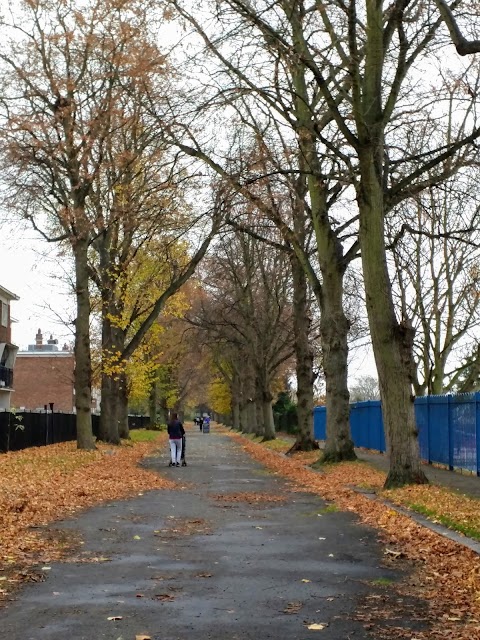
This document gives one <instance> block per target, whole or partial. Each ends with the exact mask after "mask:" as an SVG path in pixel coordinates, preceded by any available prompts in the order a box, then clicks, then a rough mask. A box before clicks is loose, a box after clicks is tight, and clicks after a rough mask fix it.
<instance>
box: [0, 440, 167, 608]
mask: <svg viewBox="0 0 480 640" xmlns="http://www.w3.org/2000/svg"><path fill="white" fill-rule="evenodd" d="M163 440H165V442H166V436H165V435H164V434H161V435H160V437H159V438H158V439H157V440H155V441H153V442H148V443H146V442H142V443H135V444H134V445H133V446H131V445H130V444H128V445H127V446H120V447H118V448H116V449H115V450H113V453H112V447H111V446H107V445H103V444H100V445H98V447H97V449H96V450H95V451H81V450H78V449H77V448H76V443H75V442H68V443H61V444H55V445H49V446H45V447H31V448H29V449H24V450H22V451H15V452H9V453H5V454H2V455H1V456H0V513H1V514H2V518H1V520H0V549H1V550H0V576H1V577H2V578H4V579H3V580H2V582H1V585H2V589H1V590H0V600H1V599H5V598H7V597H8V596H9V595H10V594H11V592H12V591H13V590H15V588H17V587H18V586H19V585H20V584H21V583H22V582H27V581H37V580H38V579H39V577H38V576H39V571H38V569H36V568H35V567H36V566H37V567H38V566H40V567H42V566H48V565H49V563H51V562H52V561H55V560H59V559H62V558H64V557H65V556H66V554H67V553H71V551H72V549H73V548H77V547H78V546H79V544H80V543H79V540H78V539H77V538H76V536H75V534H73V533H72V534H71V535H70V534H68V535H66V534H65V532H58V533H57V532H55V531H54V530H52V528H51V526H50V524H51V523H52V522H54V521H55V520H60V519H64V518H66V517H69V516H72V515H74V514H75V513H77V512H79V511H80V510H82V509H85V508H86V507H90V506H93V505H98V504H101V503H103V502H106V501H111V500H116V499H119V498H128V497H132V496H135V495H138V494H139V493H142V494H143V492H144V491H147V490H152V489H173V488H178V486H177V485H176V484H175V483H174V482H172V481H170V480H167V479H165V478H161V477H160V476H159V475H158V474H156V473H154V472H152V471H148V470H147V469H143V468H141V467H140V466H138V463H139V462H140V461H141V459H142V458H143V457H144V456H146V455H149V454H150V455H151V454H152V452H153V451H154V450H155V449H158V448H159V446H161V445H162V444H164V443H163V442H162V441H163ZM107 455H108V460H107V458H106V456H107ZM76 561H82V562H105V561H108V558H88V557H80V558H76Z"/></svg>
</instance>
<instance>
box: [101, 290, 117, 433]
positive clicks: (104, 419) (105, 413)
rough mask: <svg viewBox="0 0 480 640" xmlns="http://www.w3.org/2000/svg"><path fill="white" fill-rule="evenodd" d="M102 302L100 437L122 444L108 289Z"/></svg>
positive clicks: (110, 302)
mask: <svg viewBox="0 0 480 640" xmlns="http://www.w3.org/2000/svg"><path fill="white" fill-rule="evenodd" d="M105 293H106V298H107V299H104V300H103V304H102V316H103V317H102V403H101V412H100V432H99V438H100V440H102V441H103V442H108V443H110V444H120V435H119V433H118V381H116V378H118V371H116V367H117V361H116V356H115V355H114V354H116V353H117V352H118V344H117V340H116V330H115V328H114V327H113V326H112V322H111V319H110V318H111V317H115V309H114V307H113V305H112V301H111V300H110V299H109V293H108V291H106V292H105Z"/></svg>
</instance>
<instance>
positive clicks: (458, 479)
mask: <svg viewBox="0 0 480 640" xmlns="http://www.w3.org/2000/svg"><path fill="white" fill-rule="evenodd" d="M355 453H356V454H357V456H358V458H359V460H363V461H365V462H368V463H369V464H371V465H372V466H374V467H376V468H377V469H380V470H381V471H385V472H388V467H389V459H388V455H387V454H385V453H378V452H375V451H369V450H367V449H355ZM424 471H425V475H426V476H427V478H428V479H429V481H430V482H432V483H433V484H438V485H440V486H443V487H446V488H447V489H452V490H453V491H457V492H459V493H462V494H464V495H468V496H471V497H473V498H477V499H480V478H479V477H478V476H476V475H473V474H469V473H460V472H459V471H449V470H448V469H442V468H440V467H435V466H433V465H431V464H425V465H424Z"/></svg>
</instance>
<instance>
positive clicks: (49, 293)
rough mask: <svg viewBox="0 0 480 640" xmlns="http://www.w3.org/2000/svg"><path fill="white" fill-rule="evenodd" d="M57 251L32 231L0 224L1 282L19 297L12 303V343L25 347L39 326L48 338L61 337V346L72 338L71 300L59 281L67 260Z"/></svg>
mask: <svg viewBox="0 0 480 640" xmlns="http://www.w3.org/2000/svg"><path fill="white" fill-rule="evenodd" d="M56 254H57V247H54V246H51V245H48V243H46V242H44V241H41V240H40V239H39V238H37V237H36V236H35V235H34V233H33V232H28V231H24V232H20V233H19V232H18V230H15V229H14V228H13V227H11V226H8V225H2V226H0V285H1V286H3V287H5V288H6V289H9V290H10V291H11V292H12V293H15V294H17V295H18V296H19V297H20V300H18V301H15V300H14V301H13V302H12V308H11V313H12V317H13V318H14V319H15V320H17V322H15V323H14V325H13V327H12V342H13V343H14V344H16V345H18V346H19V347H20V349H22V350H24V349H26V348H27V346H28V345H29V344H33V343H34V342H35V334H36V332H37V330H38V329H41V330H42V333H43V336H44V339H45V340H47V339H48V338H49V337H50V334H52V335H53V337H54V338H58V340H59V345H60V347H62V346H63V344H64V342H72V340H73V334H72V330H71V325H69V322H70V321H71V319H72V311H71V301H69V297H68V295H67V294H66V293H65V291H66V287H65V285H64V284H62V282H61V280H59V278H61V277H62V275H63V274H64V264H65V260H64V259H62V258H59V257H58V256H57V255H56ZM55 276H56V277H55Z"/></svg>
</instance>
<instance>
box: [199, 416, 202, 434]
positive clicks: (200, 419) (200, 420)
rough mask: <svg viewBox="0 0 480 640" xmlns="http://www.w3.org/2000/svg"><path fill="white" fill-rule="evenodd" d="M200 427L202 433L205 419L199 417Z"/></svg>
mask: <svg viewBox="0 0 480 640" xmlns="http://www.w3.org/2000/svg"><path fill="white" fill-rule="evenodd" d="M198 426H199V427H200V431H202V430H203V418H202V416H200V417H199V419H198Z"/></svg>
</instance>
